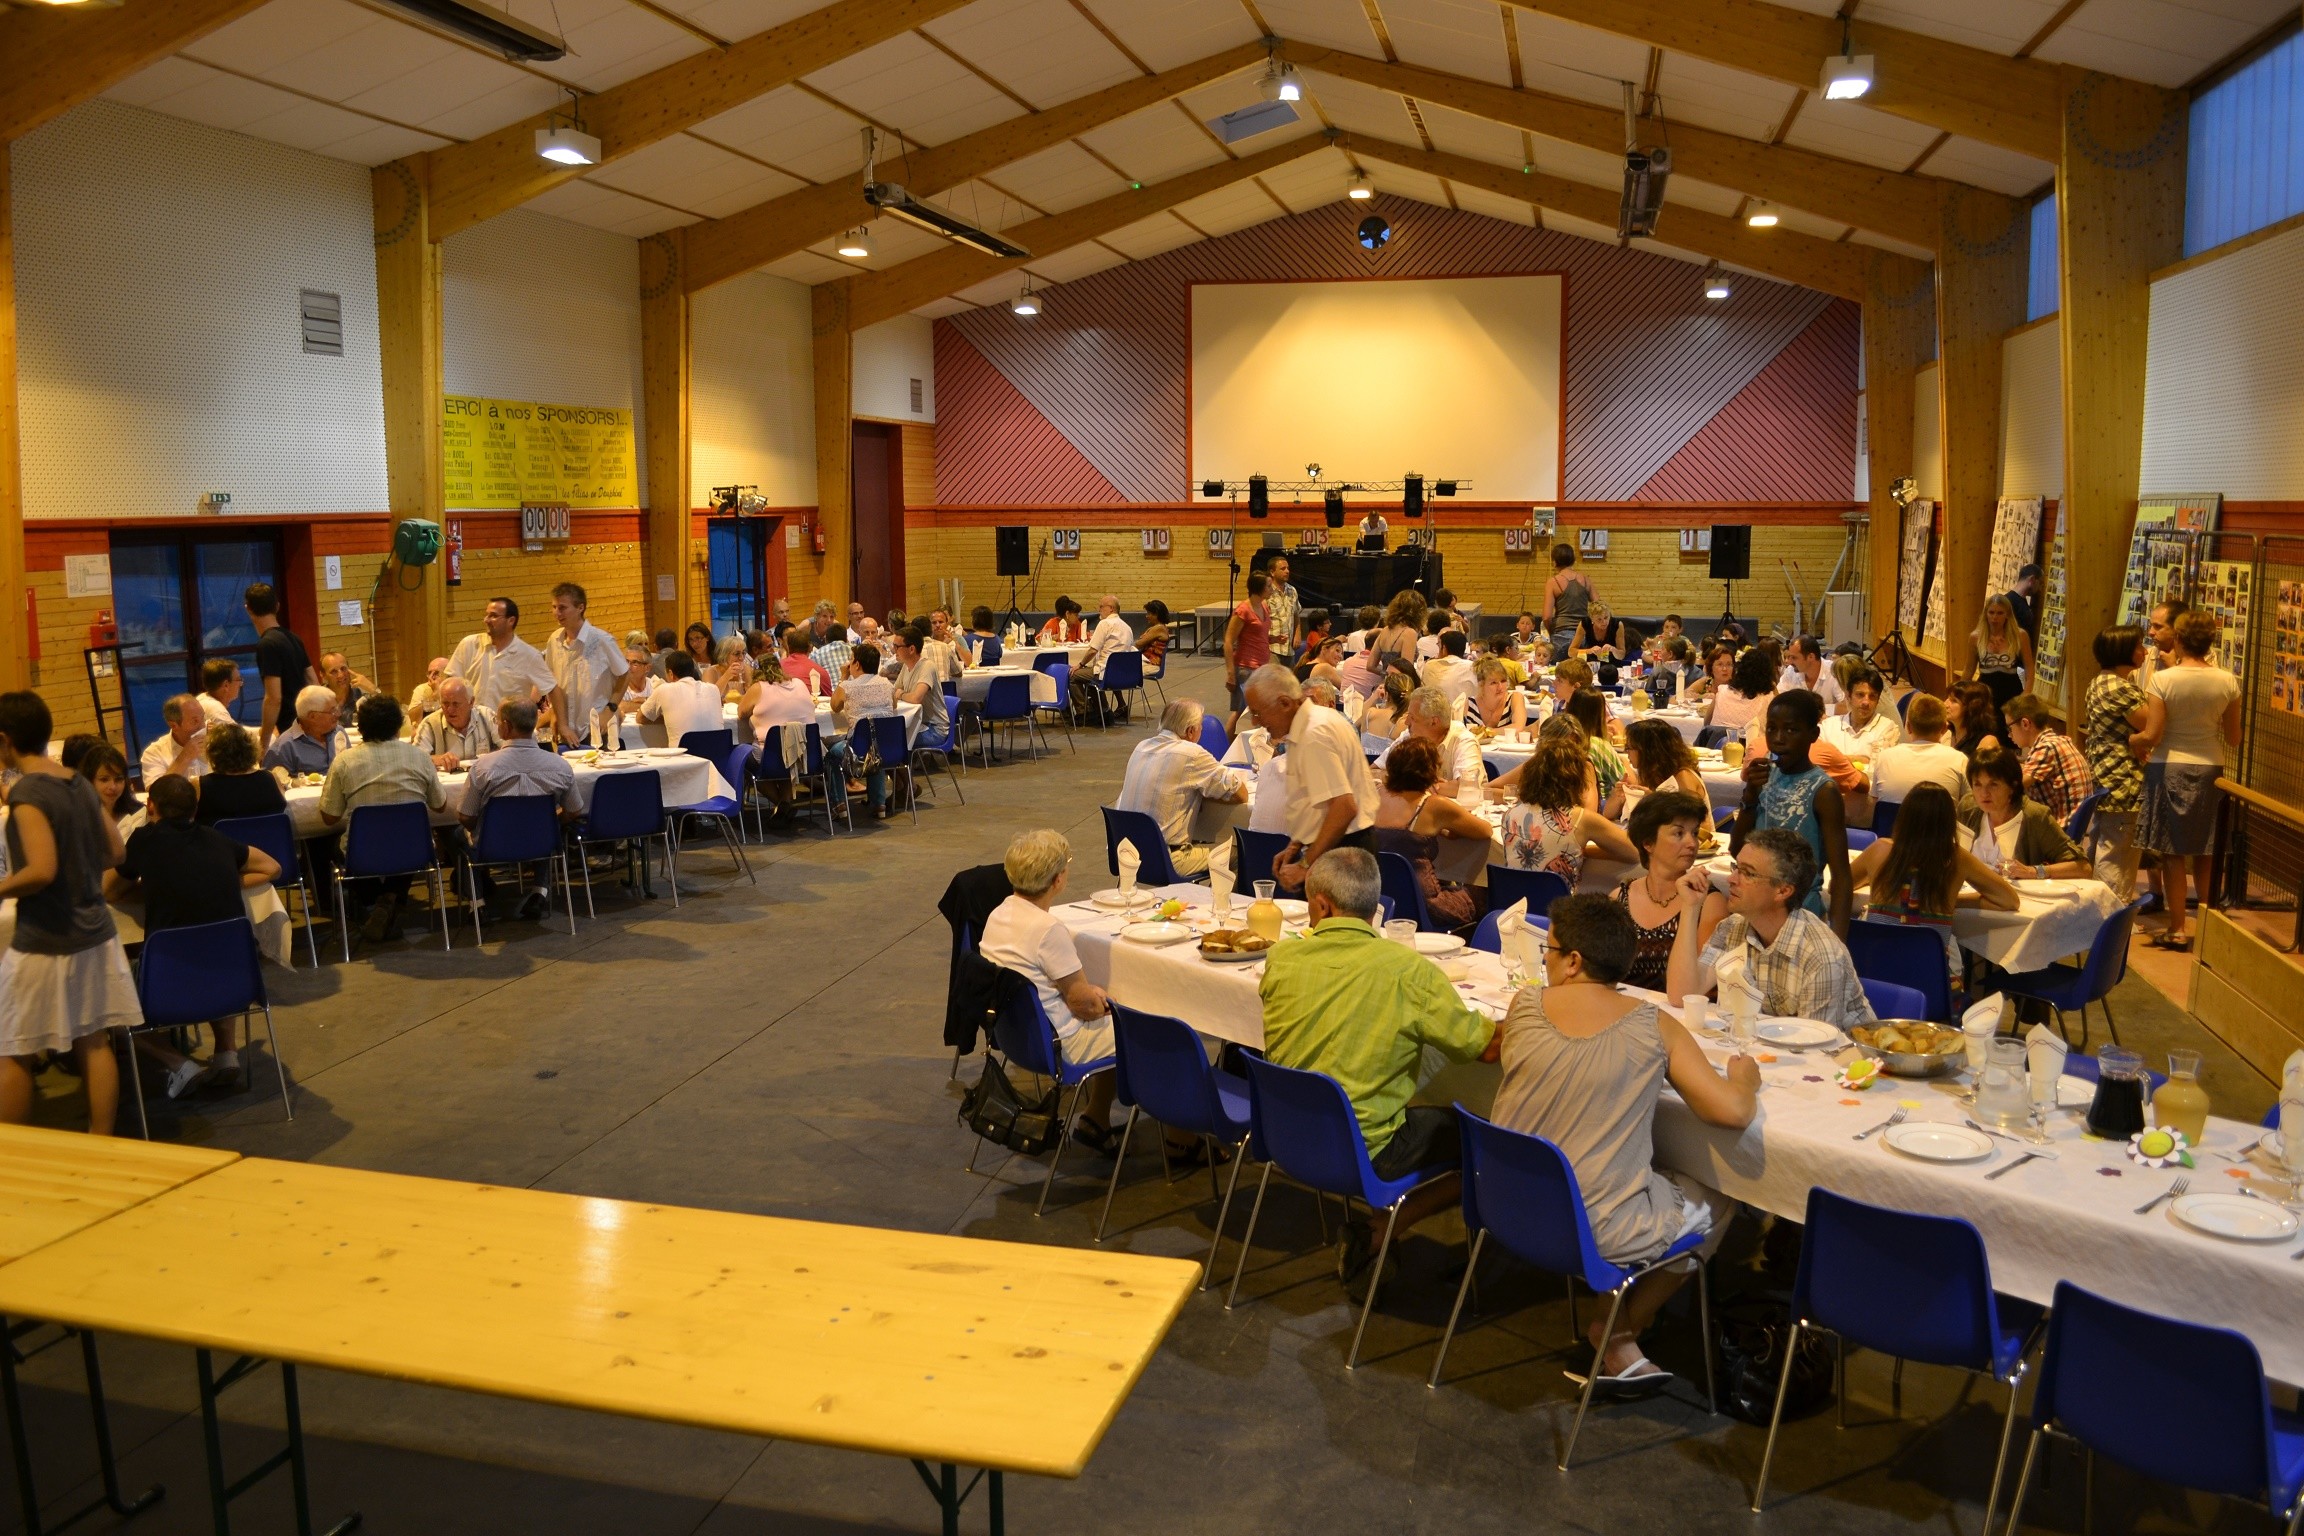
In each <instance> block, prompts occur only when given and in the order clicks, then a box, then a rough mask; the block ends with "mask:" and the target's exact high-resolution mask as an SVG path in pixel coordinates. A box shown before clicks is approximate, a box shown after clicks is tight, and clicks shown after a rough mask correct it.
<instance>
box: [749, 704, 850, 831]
mask: <svg viewBox="0 0 2304 1536" xmlns="http://www.w3.org/2000/svg"><path fill="white" fill-rule="evenodd" d="M790 729H793V727H791V726H783V725H779V726H775V727H772V728H771V729H770V731H769V734H768V736H767V737H766V739H764V740H762V741H761V742H760V743H759V744H758V745H757V747H755V748H754V749H753V752H752V757H751V760H750V761H749V762H747V763H746V764H745V765H744V778H743V780H742V781H741V782H739V781H737V780H735V779H733V778H732V779H730V780H729V782H730V783H732V784H735V785H736V791H737V798H739V799H745V800H749V802H750V804H751V806H752V835H753V836H754V837H755V838H760V837H765V836H766V835H767V829H766V827H765V825H764V823H763V819H762V817H761V814H760V802H761V800H762V799H763V798H765V799H767V800H768V802H769V803H770V804H771V805H773V804H775V803H776V799H775V796H773V795H767V796H763V795H760V794H757V793H753V791H755V790H757V789H758V788H759V787H760V786H761V785H765V784H782V785H783V786H785V789H786V791H787V793H789V795H790V796H791V804H792V809H793V811H794V813H795V814H797V813H798V811H799V809H800V797H801V791H802V790H803V789H805V788H806V787H807V785H808V782H809V781H808V774H807V771H806V768H805V766H802V767H799V768H795V767H794V766H793V764H792V763H790V762H789V761H787V760H786V758H785V747H784V733H785V732H786V731H787V730H790ZM801 729H802V730H803V732H804V733H805V732H806V731H812V730H814V729H815V726H814V725H813V724H809V725H807V726H804V727H801ZM804 739H805V738H804V737H803V740H804ZM736 750H737V751H738V752H742V751H743V750H744V748H742V747H738V748H737V749H736ZM801 761H802V764H803V765H804V764H805V763H806V749H805V745H803V749H802V758H801ZM818 804H819V805H821V806H822V808H823V811H824V835H825V836H826V837H831V836H833V835H834V834H833V831H832V802H831V801H830V800H828V799H819V801H818Z"/></svg>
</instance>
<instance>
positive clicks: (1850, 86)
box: [1821, 17, 1872, 101]
mask: <svg viewBox="0 0 2304 1536" xmlns="http://www.w3.org/2000/svg"><path fill="white" fill-rule="evenodd" d="M1821 83H1822V88H1823V91H1824V99H1825V100H1826V101H1854V100H1855V99H1856V98H1857V97H1859V96H1861V95H1863V94H1864V93H1865V92H1867V91H1869V90H1871V89H1872V55H1871V54H1868V53H1858V52H1856V50H1855V43H1854V41H1853V39H1852V38H1851V37H1850V35H1849V25H1848V19H1847V18H1846V17H1842V18H1841V19H1840V52H1839V54H1838V55H1837V56H1834V55H1829V54H1828V55H1826V56H1825V59H1824V75H1823V80H1822V82H1821Z"/></svg>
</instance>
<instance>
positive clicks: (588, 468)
mask: <svg viewBox="0 0 2304 1536" xmlns="http://www.w3.org/2000/svg"><path fill="white" fill-rule="evenodd" d="M440 464H441V473H442V476H443V478H444V479H445V480H446V482H447V499H448V509H449V510H450V511H454V512H467V511H470V512H486V511H493V510H497V509H503V510H507V511H509V510H515V509H517V508H519V507H520V506H521V505H522V504H524V503H527V502H538V501H564V502H566V503H567V504H568V505H569V506H571V507H636V506H638V505H640V477H639V472H638V468H637V465H636V461H635V459H634V456H633V451H632V412H631V411H630V410H628V409H610V408H607V407H601V406H589V405H545V404H540V403H538V402H536V401H533V400H483V399H479V398H476V397H474V396H470V395H449V396H446V397H445V398H444V399H443V402H442V409H441V413H440Z"/></svg>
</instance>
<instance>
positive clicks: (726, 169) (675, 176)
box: [586, 134, 802, 219]
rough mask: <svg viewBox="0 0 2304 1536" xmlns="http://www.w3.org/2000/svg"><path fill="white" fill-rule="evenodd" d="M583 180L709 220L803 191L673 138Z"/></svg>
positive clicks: (699, 144)
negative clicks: (686, 210) (666, 204)
mask: <svg viewBox="0 0 2304 1536" xmlns="http://www.w3.org/2000/svg"><path fill="white" fill-rule="evenodd" d="M586 179H587V180H590V181H596V182H599V183H600V184H601V185H602V186H606V187H614V188H615V189H617V190H618V191H620V192H637V193H639V194H640V195H642V196H644V197H652V198H655V199H656V200H657V201H658V202H664V203H670V204H672V205H673V206H674V207H678V208H686V209H688V210H690V211H691V212H694V213H700V214H703V215H704V216H706V217H707V218H714V219H720V218H726V217H727V216H728V215H729V214H731V213H735V212H738V211H740V210H742V209H745V208H749V207H751V206H752V205H753V204H754V203H764V202H766V201H768V199H770V198H772V197H781V196H783V195H784V194H785V193H787V192H791V191H796V190H797V189H798V188H799V187H800V186H801V185H802V183H800V182H798V181H795V180H794V179H792V178H791V177H789V176H785V175H780V174H779V173H777V172H775V171H771V170H768V169H767V168H766V167H764V166H761V165H759V164H757V163H755V162H753V161H750V160H747V159H745V158H744V157H743V156H741V155H732V154H730V153H728V152H727V151H726V150H724V149H715V148H713V147H712V146H711V145H709V144H706V143H705V142H703V141H702V140H701V139H692V138H689V137H688V136H687V135H686V134H674V135H673V136H672V137H671V138H669V139H662V140H659V141H657V142H656V143H654V144H651V145H649V146H648V147H647V148H646V149H643V150H639V151H637V152H635V153H633V154H629V155H626V156H624V157H623V158H622V159H620V160H616V161H612V162H611V163H609V164H607V165H604V166H601V167H600V168H599V169H598V170H595V171H593V172H592V173H591V175H590V176H589V177H587V178H586Z"/></svg>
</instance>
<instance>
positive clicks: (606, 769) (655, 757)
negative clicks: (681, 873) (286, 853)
mask: <svg viewBox="0 0 2304 1536" xmlns="http://www.w3.org/2000/svg"><path fill="white" fill-rule="evenodd" d="M568 761H569V766H571V767H572V768H574V769H575V770H576V803H577V805H578V806H579V807H580V808H584V809H589V808H590V806H591V804H592V789H593V786H594V785H595V784H597V783H598V782H599V780H600V776H601V775H602V774H604V773H637V772H643V771H645V772H649V773H653V774H655V775H656V776H657V777H658V778H659V779H661V780H663V782H664V803H665V804H666V805H668V806H669V805H695V804H698V803H700V802H702V801H705V800H710V799H713V798H715V797H720V796H730V797H732V796H734V795H735V793H736V791H735V790H733V789H731V788H730V787H729V785H728V780H727V778H726V777H725V776H724V775H723V774H722V773H721V772H720V770H719V769H717V768H715V767H713V766H712V765H711V764H710V763H708V762H706V761H704V759H702V758H700V757H691V756H690V755H688V754H687V753H685V752H682V751H680V750H678V749H677V748H672V747H651V748H648V749H646V750H644V751H637V752H635V751H625V752H621V753H616V754H607V753H603V754H601V757H600V760H599V761H598V763H593V762H590V761H587V760H586V759H585V758H584V757H571V758H570V759H569V760H568ZM470 778H471V776H470V775H469V774H463V773H443V774H442V775H440V787H441V788H442V789H444V790H445V791H447V796H448V801H447V806H446V808H445V809H444V810H441V811H439V812H436V813H435V814H434V815H433V818H432V820H433V822H434V823H435V824H436V825H439V826H447V825H450V824H451V823H453V822H454V821H455V819H456V817H457V815H458V813H459V812H461V811H462V809H463V806H464V795H465V789H466V786H467V784H468V783H469V782H470ZM288 819H289V820H290V821H291V822H293V823H294V824H295V827H296V835H297V836H298V837H320V836H322V835H324V834H326V833H327V832H329V831H331V830H333V829H332V828H330V827H328V826H326V825H325V824H324V823H322V821H321V820H320V786H319V785H317V784H300V785H298V786H296V787H295V788H293V789H291V790H289V791H288Z"/></svg>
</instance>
